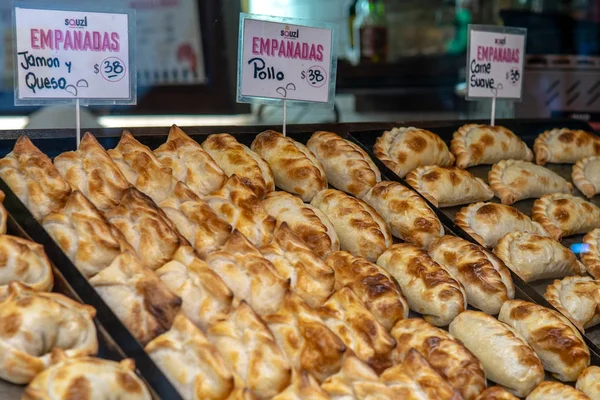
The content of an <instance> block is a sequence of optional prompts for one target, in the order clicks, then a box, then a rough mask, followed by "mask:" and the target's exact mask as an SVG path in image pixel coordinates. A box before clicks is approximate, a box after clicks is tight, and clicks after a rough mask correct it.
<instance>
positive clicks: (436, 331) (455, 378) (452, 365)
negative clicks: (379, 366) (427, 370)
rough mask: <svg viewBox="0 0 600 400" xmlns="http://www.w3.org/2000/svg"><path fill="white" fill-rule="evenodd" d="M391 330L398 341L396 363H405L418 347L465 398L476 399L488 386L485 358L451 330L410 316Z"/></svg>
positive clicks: (432, 365) (393, 355) (393, 352)
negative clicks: (450, 331)
mask: <svg viewBox="0 0 600 400" xmlns="http://www.w3.org/2000/svg"><path fill="white" fill-rule="evenodd" d="M390 333H391V334H392V336H393V337H394V339H396V343H397V345H396V348H395V349H394V350H393V351H392V361H393V362H394V364H401V363H402V361H404V360H405V359H406V357H407V356H408V355H409V354H410V351H411V349H414V350H416V351H418V352H419V353H421V354H422V355H423V357H425V359H426V360H427V361H428V362H429V363H430V364H431V367H433V368H434V369H435V370H436V371H437V372H438V373H440V374H441V375H442V376H443V377H444V379H446V380H448V383H450V385H452V386H453V387H454V388H455V389H457V390H458V391H459V392H460V393H461V395H462V396H463V397H464V398H465V399H467V400H472V399H474V398H475V397H477V396H478V395H479V394H480V393H481V392H482V391H483V390H484V389H485V387H486V380H485V373H484V372H483V366H482V365H481V362H480V361H479V360H478V359H477V358H476V357H475V356H474V355H473V353H471V352H470V351H469V350H468V349H467V348H466V347H465V346H463V344H462V343H461V342H459V341H458V340H456V339H455V338H453V337H452V336H451V335H450V334H449V333H448V332H446V331H444V330H442V329H440V328H436V327H435V326H433V325H431V324H429V323H427V322H425V320H423V319H421V318H409V319H404V320H402V321H398V323H396V325H395V326H394V328H393V329H392V331H391V332H390Z"/></svg>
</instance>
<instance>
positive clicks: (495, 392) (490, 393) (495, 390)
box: [475, 386, 519, 400]
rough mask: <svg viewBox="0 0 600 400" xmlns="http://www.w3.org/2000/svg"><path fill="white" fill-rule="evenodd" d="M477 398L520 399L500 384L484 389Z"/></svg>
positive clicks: (482, 399)
mask: <svg viewBox="0 0 600 400" xmlns="http://www.w3.org/2000/svg"><path fill="white" fill-rule="evenodd" d="M475 400H519V399H517V398H516V397H515V396H513V395H512V394H510V393H509V392H507V391H506V390H504V389H502V388H501V387H500V386H492V387H490V388H487V389H486V390H484V391H483V392H482V393H481V394H480V395H479V396H477V398H476V399H475Z"/></svg>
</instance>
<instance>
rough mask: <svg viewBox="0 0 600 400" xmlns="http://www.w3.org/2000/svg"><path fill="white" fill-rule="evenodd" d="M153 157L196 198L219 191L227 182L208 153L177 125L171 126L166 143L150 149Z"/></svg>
mask: <svg viewBox="0 0 600 400" xmlns="http://www.w3.org/2000/svg"><path fill="white" fill-rule="evenodd" d="M154 155H155V156H156V158H157V159H158V161H160V163H161V164H162V165H164V166H165V167H167V168H170V169H171V172H172V173H173V177H174V178H175V179H177V180H178V181H179V182H183V183H185V184H186V185H187V186H188V187H189V188H190V189H191V190H192V191H193V192H194V193H195V194H196V195H198V196H205V195H207V194H209V193H212V192H214V191H215V190H219V189H220V188H221V186H223V184H224V183H225V180H226V179H227V176H226V175H225V173H224V172H223V170H222V169H221V167H219V166H218V165H217V163H216V162H215V160H213V158H212V157H211V156H210V154H208V153H207V152H206V151H204V149H202V146H200V144H198V143H197V142H196V141H195V140H194V139H192V138H191V137H189V136H188V135H186V133H185V132H184V131H183V130H181V129H180V128H179V127H178V126H177V125H173V126H172V127H171V130H169V137H168V138H167V141H166V142H165V143H164V144H162V145H161V146H160V147H158V148H157V149H156V150H154Z"/></svg>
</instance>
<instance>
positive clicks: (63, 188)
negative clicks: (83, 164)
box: [0, 136, 71, 220]
mask: <svg viewBox="0 0 600 400" xmlns="http://www.w3.org/2000/svg"><path fill="white" fill-rule="evenodd" d="M0 177H2V179H3V180H4V182H6V184H7V185H8V186H9V187H10V189H11V190H12V191H13V193H14V194H15V195H17V197H18V198H19V200H21V202H22V203H23V204H24V205H25V206H26V207H27V208H28V209H29V212H31V214H32V215H33V217H34V218H35V219H37V220H41V219H43V218H44V217H45V216H46V215H48V214H49V213H51V212H53V211H58V210H60V209H61V208H62V207H63V205H64V204H65V202H66V201H67V197H68V196H69V193H71V187H70V186H69V184H68V183H67V181H65V180H64V179H63V178H62V176H60V174H59V173H58V170H57V169H56V167H55V166H54V165H53V164H52V161H51V160H50V159H49V158H48V156H46V155H45V154H44V153H42V152H41V151H40V150H39V149H38V148H37V147H35V145H34V144H33V143H31V140H29V138H28V137H27V136H21V137H20V138H19V139H18V140H17V142H16V143H15V147H14V148H13V151H12V152H10V153H8V154H7V155H6V157H4V158H2V159H0Z"/></svg>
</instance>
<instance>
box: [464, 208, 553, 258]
mask: <svg viewBox="0 0 600 400" xmlns="http://www.w3.org/2000/svg"><path fill="white" fill-rule="evenodd" d="M455 222H456V225H458V226H459V227H461V228H462V229H463V230H464V231H465V232H467V233H468V234H469V235H470V236H471V237H472V238H473V239H475V240H476V241H477V242H478V243H479V244H480V245H482V246H484V247H487V248H488V249H489V248H493V247H496V243H498V240H500V238H501V237H503V236H504V235H506V234H507V233H511V232H531V233H535V234H537V235H540V236H549V235H548V232H546V231H545V230H544V228H543V227H542V225H540V224H539V223H537V222H535V221H532V220H531V219H530V218H529V217H528V216H527V215H525V214H523V213H522V212H520V211H519V210H517V209H516V208H514V207H511V206H507V205H505V204H497V203H483V202H481V203H475V204H471V205H469V206H466V207H463V208H462V209H461V210H460V211H459V212H458V213H456V219H455Z"/></svg>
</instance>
